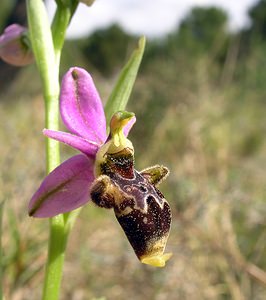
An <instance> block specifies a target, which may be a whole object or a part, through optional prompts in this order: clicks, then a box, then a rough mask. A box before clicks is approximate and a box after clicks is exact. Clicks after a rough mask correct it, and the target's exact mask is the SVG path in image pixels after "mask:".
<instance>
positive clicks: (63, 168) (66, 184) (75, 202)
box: [29, 154, 94, 218]
mask: <svg viewBox="0 0 266 300" xmlns="http://www.w3.org/2000/svg"><path fill="white" fill-rule="evenodd" d="M93 165H94V161H93V160H92V159H90V158H88V157H86V156H85V155H82V154H79V155H76V156H73V157H71V158H70V159H68V160H66V161H65V162H63V163H62V164H61V165H60V166H58V167H57V168H56V169H54V170H53V171H52V172H51V173H50V174H49V175H48V176H47V177H46V178H45V179H44V181H43V182H42V184H41V185H40V187H39V189H38V190H37V191H36V193H35V194H34V195H33V197H32V198H31V200H30V203H29V215H31V216H34V217H37V218H48V217H53V216H55V215H58V214H61V213H65V212H69V211H71V210H73V209H76V208H78V207H80V206H82V205H84V204H85V203H87V202H88V201H89V199H90V195H89V188H90V185H91V183H92V181H93V180H94V174H93V168H94V166H93Z"/></svg>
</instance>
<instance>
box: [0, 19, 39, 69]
mask: <svg viewBox="0 0 266 300" xmlns="http://www.w3.org/2000/svg"><path fill="white" fill-rule="evenodd" d="M0 57H1V58H2V59H3V60H4V61H5V62H6V63H9V64H11V65H14V66H25V65H28V64H30V63H32V62H33V59H34V56H33V53H32V51H31V49H30V47H29V41H28V39H27V28H25V27H23V26H20V25H18V24H12V25H10V26H8V27H7V28H6V29H5V31H4V33H3V34H2V35H1V36H0Z"/></svg>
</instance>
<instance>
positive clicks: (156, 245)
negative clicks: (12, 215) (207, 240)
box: [29, 68, 171, 267]
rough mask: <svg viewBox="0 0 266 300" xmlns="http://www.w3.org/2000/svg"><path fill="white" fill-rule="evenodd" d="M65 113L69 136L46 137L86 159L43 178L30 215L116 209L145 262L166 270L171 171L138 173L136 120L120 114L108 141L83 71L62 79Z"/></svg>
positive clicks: (152, 169) (100, 110)
mask: <svg viewBox="0 0 266 300" xmlns="http://www.w3.org/2000/svg"><path fill="white" fill-rule="evenodd" d="M60 113H61V117H62V120H63V122H64V124H65V126H66V127H67V129H68V130H69V131H70V133H67V132H60V131H53V130H49V129H44V131H43V132H44V134H45V135H46V136H47V137H50V138H53V139H56V140H58V141H60V142H63V143H65V144H68V145H70V146H72V147H73V148H75V149H77V150H79V151H81V152H82V154H79V155H75V156H73V157H71V158H70V159H68V160H67V161H65V162H63V163H62V164H61V165H60V166H58V167H57V168H56V169H54V170H53V171H52V172H51V173H50V174H49V175H48V176H47V177H46V178H45V179H44V181H43V182H42V184H41V185H40V187H39V189H38V190H37V191H36V193H35V194H34V195H33V197H32V199H31V201H30V203H29V214H30V215H31V216H34V217H39V218H43V217H52V216H55V215H57V214H60V213H65V212H69V211H72V210H74V209H76V208H78V207H80V206H82V205H84V204H86V203H87V202H88V201H89V200H90V199H91V200H92V201H93V202H94V203H95V204H96V205H98V206H99V207H104V208H109V209H110V208H112V209H114V212H115V216H116V218H117V220H118V222H119V223H120V225H121V227H122V228H123V230H124V232H125V234H126V236H127V238H128V240H129V242H130V244H131V245H132V247H133V249H134V251H135V253H136V255H137V257H138V258H139V259H140V261H141V262H142V263H146V264H150V265H153V266H159V267H162V266H164V265H165V262H166V261H167V260H168V259H169V258H170V256H171V254H169V253H168V254H164V249H165V245H166V241H167V238H168V235H169V230H170V224H171V211H170V207H169V204H168V203H167V201H166V199H165V198H164V196H163V195H162V193H161V192H160V191H159V190H158V189H157V186H158V184H159V183H160V182H161V181H162V180H163V179H164V178H165V177H166V176H167V174H168V169H167V168H165V167H163V166H158V165H156V166H153V167H150V168H147V169H145V170H143V171H141V172H138V171H137V170H135V168H134V148H133V145H132V143H131V142H130V141H129V140H128V139H127V135H128V133H129V131H130V129H131V127H132V125H133V124H134V123H135V120H136V118H135V115H134V114H133V113H129V112H125V111H119V112H117V113H115V114H114V116H113V117H112V119H111V122H110V135H109V136H107V134H106V119H105V115H104V110H103V107H102V104H101V100H100V97H99V94H98V92H97V90H96V88H95V86H94V83H93V80H92V78H91V76H90V75H89V74H88V73H87V72H86V71H85V70H83V69H81V68H71V69H70V70H69V71H68V72H67V73H66V75H65V76H64V77H63V80H62V86H61V93H60Z"/></svg>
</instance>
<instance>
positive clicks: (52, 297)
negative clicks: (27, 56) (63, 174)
mask: <svg viewBox="0 0 266 300" xmlns="http://www.w3.org/2000/svg"><path fill="white" fill-rule="evenodd" d="M58 3H59V2H58ZM72 3H76V1H75V0H73V2H72ZM76 7H77V5H72V6H71V7H70V8H68V7H66V6H64V5H58V8H57V12H56V14H55V19H54V22H53V26H52V27H53V29H52V32H51V29H50V25H49V21H48V17H47V12H46V8H45V6H44V3H43V1H42V0H27V16H28V25H29V32H30V38H31V44H32V49H33V52H34V55H35V60H36V64H37V67H38V70H39V73H40V76H41V79H42V85H43V94H44V100H45V127H46V128H49V129H53V130H58V128H59V120H58V116H59V66H60V57H61V50H62V47H63V44H64V39H65V32H66V28H67V26H68V24H69V22H70V19H71V17H72V15H73V13H74V11H75V9H76ZM46 162H47V164H46V165H47V173H50V172H51V171H52V170H53V169H54V168H55V167H57V166H58V165H59V163H60V150H59V144H58V142H56V141H55V140H52V139H47V140H46ZM66 220H67V218H66V217H65V216H64V215H59V216H56V217H54V218H52V219H50V237H49V245H48V257H47V263H46V269H45V279H44V287H43V298H42V299H43V300H48V299H49V300H57V299H58V298H59V292H60V285H61V280H62V273H63V264H64V256H65V248H66V243H67V238H68V234H69V231H70V227H69V226H68V224H66Z"/></svg>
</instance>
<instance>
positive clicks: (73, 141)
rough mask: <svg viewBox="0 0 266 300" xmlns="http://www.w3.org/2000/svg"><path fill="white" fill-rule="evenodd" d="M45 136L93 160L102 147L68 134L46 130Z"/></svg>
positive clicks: (44, 131)
mask: <svg viewBox="0 0 266 300" xmlns="http://www.w3.org/2000/svg"><path fill="white" fill-rule="evenodd" d="M43 134H44V135H45V136H48V137H49V138H52V139H54V140H57V141H59V142H62V143H65V144H67V145H69V146H71V147H73V148H75V149H77V150H79V151H81V152H83V153H84V154H86V155H88V156H92V157H93V158H94V157H95V155H96V152H97V151H98V149H99V147H100V145H97V144H96V143H95V142H91V141H88V140H86V139H84V138H82V137H80V136H77V135H74V134H71V133H67V132H62V131H54V130H50V129H44V130H43Z"/></svg>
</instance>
